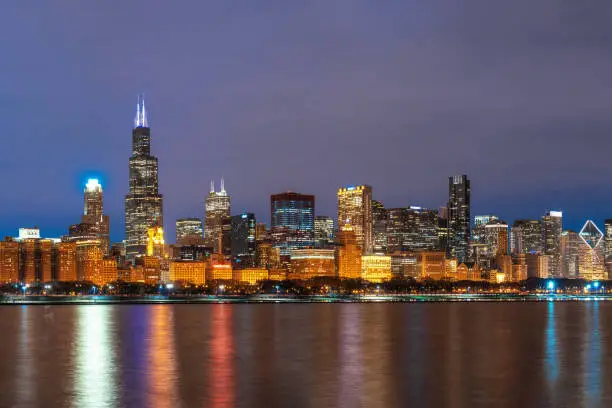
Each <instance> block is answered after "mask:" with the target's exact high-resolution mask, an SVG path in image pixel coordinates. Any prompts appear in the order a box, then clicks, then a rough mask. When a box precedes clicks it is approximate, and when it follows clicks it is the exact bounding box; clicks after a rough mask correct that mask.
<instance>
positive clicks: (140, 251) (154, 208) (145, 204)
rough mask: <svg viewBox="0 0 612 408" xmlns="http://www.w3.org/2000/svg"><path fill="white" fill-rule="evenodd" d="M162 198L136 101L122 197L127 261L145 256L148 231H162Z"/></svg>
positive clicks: (144, 115)
mask: <svg viewBox="0 0 612 408" xmlns="http://www.w3.org/2000/svg"><path fill="white" fill-rule="evenodd" d="M162 203H163V198H162V195H161V194H159V180H158V164H157V157H155V156H152V155H151V129H150V128H149V123H148V119H147V111H146V108H145V103H144V99H143V98H142V97H139V99H138V105H137V108H136V119H135V120H134V129H133V130H132V156H131V157H130V192H129V193H128V194H127V195H126V196H125V239H126V257H127V258H128V259H133V258H134V257H136V256H140V255H144V254H146V252H147V231H148V230H149V228H150V227H163V204H162Z"/></svg>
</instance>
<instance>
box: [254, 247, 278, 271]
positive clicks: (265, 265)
mask: <svg viewBox="0 0 612 408" xmlns="http://www.w3.org/2000/svg"><path fill="white" fill-rule="evenodd" d="M255 259H256V260H255V263H256V265H257V267H258V268H262V269H268V270H273V269H278V268H280V266H281V257H280V249H279V248H275V247H273V246H272V244H271V243H270V242H265V241H264V242H260V243H259V244H257V247H256V249H255Z"/></svg>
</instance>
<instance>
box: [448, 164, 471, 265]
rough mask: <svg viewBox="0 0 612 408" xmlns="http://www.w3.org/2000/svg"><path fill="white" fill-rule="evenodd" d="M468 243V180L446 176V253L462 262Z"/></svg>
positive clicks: (462, 177)
mask: <svg viewBox="0 0 612 408" xmlns="http://www.w3.org/2000/svg"><path fill="white" fill-rule="evenodd" d="M469 243H470V180H468V178H467V176H466V175H461V176H453V177H449V178H448V255H450V256H452V257H456V258H457V259H458V261H459V262H464V261H465V259H466V257H467V253H468V248H469Z"/></svg>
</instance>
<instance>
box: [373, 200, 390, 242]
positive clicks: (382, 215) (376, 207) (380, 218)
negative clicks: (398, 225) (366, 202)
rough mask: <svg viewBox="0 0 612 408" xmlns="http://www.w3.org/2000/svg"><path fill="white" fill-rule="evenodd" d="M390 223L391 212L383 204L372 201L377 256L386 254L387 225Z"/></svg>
mask: <svg viewBox="0 0 612 408" xmlns="http://www.w3.org/2000/svg"><path fill="white" fill-rule="evenodd" d="M388 222H389V210H388V209H386V208H385V206H384V205H383V203H381V202H380V201H377V200H372V235H373V237H374V238H373V239H374V243H373V251H374V253H377V254H386V253H387V252H388V250H387V245H388V240H387V238H388V237H387V224H388Z"/></svg>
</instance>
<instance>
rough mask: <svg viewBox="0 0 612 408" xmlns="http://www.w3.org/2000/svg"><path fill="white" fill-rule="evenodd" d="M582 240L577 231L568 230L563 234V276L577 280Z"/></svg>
mask: <svg viewBox="0 0 612 408" xmlns="http://www.w3.org/2000/svg"><path fill="white" fill-rule="evenodd" d="M582 243H583V242H582V238H580V235H579V234H578V233H577V232H576V231H572V230H567V231H563V233H562V234H561V259H562V263H561V276H563V277H564V278H570V279H573V278H577V277H578V276H579V267H580V247H581V246H582Z"/></svg>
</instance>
